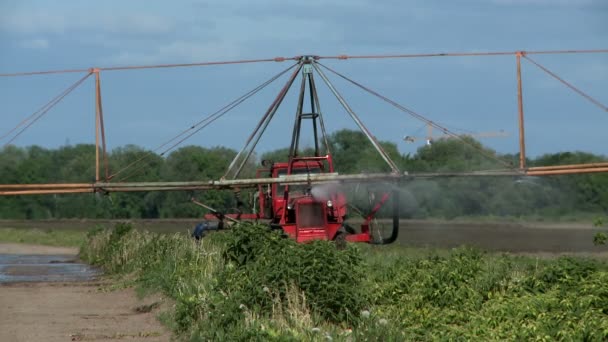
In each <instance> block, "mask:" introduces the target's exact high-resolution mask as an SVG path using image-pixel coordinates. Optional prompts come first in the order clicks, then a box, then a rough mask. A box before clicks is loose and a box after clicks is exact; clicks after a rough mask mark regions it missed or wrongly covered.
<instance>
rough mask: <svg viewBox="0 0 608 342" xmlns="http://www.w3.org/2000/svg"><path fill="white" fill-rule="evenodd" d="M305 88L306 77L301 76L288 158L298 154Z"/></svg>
mask: <svg viewBox="0 0 608 342" xmlns="http://www.w3.org/2000/svg"><path fill="white" fill-rule="evenodd" d="M305 89H306V77H305V76H304V77H302V82H301V83H300V93H299V96H298V106H297V108H296V117H295V120H294V122H293V132H292V134H291V146H290V147H289V156H288V158H289V160H290V161H291V159H292V158H293V157H295V156H296V155H297V154H298V140H299V139H300V127H301V120H302V107H304V90H305Z"/></svg>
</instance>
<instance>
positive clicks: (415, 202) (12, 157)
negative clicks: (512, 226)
mask: <svg viewBox="0 0 608 342" xmlns="http://www.w3.org/2000/svg"><path fill="white" fill-rule="evenodd" d="M462 140H464V142H465V143H463V141H461V140H459V139H439V140H437V141H435V142H434V143H433V144H431V145H425V146H422V147H420V148H419V149H418V150H417V151H416V152H415V153H413V154H401V153H400V152H399V151H398V149H397V145H396V144H394V143H391V142H381V145H382V147H383V149H384V150H385V151H386V152H387V154H388V155H390V156H391V158H392V159H393V160H394V161H395V163H396V164H397V165H398V166H399V168H400V169H401V170H404V171H408V172H410V173H415V172H450V171H452V172H456V171H457V172H461V171H473V170H489V169H496V168H505V167H508V165H517V163H518V158H519V156H518V155H517V154H499V153H497V152H495V151H493V150H491V149H489V148H487V147H484V146H483V145H482V144H481V143H480V142H478V141H476V140H474V139H473V138H470V137H463V138H462ZM329 144H330V149H331V152H332V156H333V159H334V163H335V166H336V169H337V171H338V172H340V173H344V174H347V173H355V172H356V173H358V172H379V171H389V170H390V169H389V168H388V166H387V165H386V163H385V162H384V161H383V160H382V158H381V157H380V155H379V154H378V153H377V152H376V151H375V149H374V148H373V147H372V145H371V144H370V143H369V142H368V141H367V139H366V138H365V136H364V135H363V134H362V133H360V132H358V131H351V130H341V131H337V132H335V133H333V134H332V135H331V136H330V137H329ZM236 154H237V152H236V151H235V150H232V149H229V148H226V147H221V146H216V147H201V146H185V147H182V148H179V149H177V150H175V151H173V152H172V153H170V154H168V155H166V156H161V155H158V154H155V153H153V152H151V151H147V150H145V149H143V148H141V147H138V146H134V145H128V146H124V147H120V148H116V149H114V150H112V151H111V152H110V153H109V156H108V160H109V168H110V170H111V171H113V172H116V171H118V170H122V169H123V168H125V167H126V166H128V165H130V164H131V163H133V162H134V161H137V160H141V162H140V163H138V164H137V165H135V166H134V167H131V168H127V169H125V171H124V172H121V173H119V174H117V175H116V176H115V178H113V179H112V180H113V181H119V180H121V179H125V180H128V181H190V180H199V181H201V180H216V179H219V178H220V177H221V176H223V175H224V172H225V171H226V168H227V167H228V164H229V163H230V161H231V160H232V159H233V158H234V157H235V156H236ZM287 154H288V149H287V148H282V149H278V150H275V151H271V152H268V153H264V154H262V155H261V156H257V157H255V158H253V159H254V160H255V161H254V162H251V163H248V164H247V167H246V170H245V171H244V173H245V175H253V174H254V173H255V168H256V167H257V166H258V165H259V161H260V160H263V159H271V160H275V161H283V160H286V158H287ZM605 159H606V157H605V156H600V155H594V154H590V153H584V152H564V153H556V154H547V155H543V156H540V157H537V158H534V159H528V160H527V165H529V166H535V165H559V164H579V163H589V162H598V161H603V160H605ZM505 165H507V166H505ZM94 173H95V146H94V145H90V144H79V145H74V146H62V147H59V148H56V149H46V148H42V147H39V146H29V147H16V146H7V147H4V148H3V149H2V150H0V182H1V183H4V184H25V183H68V182H92V181H94ZM399 190H400V193H401V203H402V211H401V215H402V217H404V218H446V219H451V218H456V217H475V216H501V217H536V218H540V219H544V218H547V219H549V218H551V219H556V218H560V219H561V218H568V217H575V216H578V215H601V214H606V212H608V174H603V173H599V174H586V175H568V176H551V177H542V178H541V177H523V178H522V177H488V178H442V179H433V180H412V181H407V182H405V183H403V184H401V185H399ZM345 191H346V192H347V193H349V195H350V196H351V197H352V203H354V204H355V205H356V206H359V207H364V206H365V205H366V199H365V195H364V194H362V191H361V186H352V187H350V188H349V189H345ZM250 195H252V193H247V192H245V193H243V194H241V196H242V197H241V198H236V196H235V195H234V194H233V193H231V192H229V191H205V192H193V191H182V192H142V193H109V194H99V193H98V194H69V195H68V194H66V195H40V196H29V195H28V196H6V197H0V219H50V218H120V219H126V218H186V217H188V218H191V217H200V216H201V215H202V214H203V213H204V211H203V210H202V209H201V208H199V207H197V206H195V205H193V204H192V203H190V201H189V200H190V198H191V197H192V196H194V197H197V198H199V199H201V200H202V201H203V202H205V203H207V204H209V205H211V206H214V207H216V208H218V209H222V210H230V209H231V208H234V207H235V206H236V203H237V201H238V200H241V201H244V202H247V198H248V196H250ZM362 209H363V208H362Z"/></svg>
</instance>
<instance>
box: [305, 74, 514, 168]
mask: <svg viewBox="0 0 608 342" xmlns="http://www.w3.org/2000/svg"><path fill="white" fill-rule="evenodd" d="M317 64H319V65H320V66H322V67H323V68H325V69H327V70H328V71H330V72H331V73H333V74H335V75H337V76H339V77H341V78H342V79H344V80H346V81H348V82H350V83H351V84H353V85H355V86H357V87H359V88H361V89H362V90H364V91H366V92H368V93H370V94H372V95H374V96H376V97H378V98H379V99H381V100H383V101H385V102H387V103H388V104H390V105H392V106H393V107H395V108H397V109H399V110H401V111H403V112H405V113H407V114H409V115H411V116H412V117H414V118H416V119H418V120H420V121H422V122H425V123H427V124H429V125H431V126H433V127H435V128H437V129H439V130H441V131H442V132H444V133H445V134H448V135H450V136H452V137H454V138H456V139H458V140H460V141H461V142H462V143H463V144H465V145H467V146H469V147H471V148H473V149H475V150H477V151H478V152H479V153H481V154H482V155H484V156H486V157H488V158H490V159H493V160H496V161H498V162H499V163H501V164H503V165H505V166H506V167H507V168H508V169H513V170H515V169H514V168H513V166H512V165H511V164H510V163H508V162H506V161H504V160H502V159H500V158H498V157H496V156H494V155H492V154H490V153H487V152H486V151H484V150H483V149H482V148H480V147H477V146H475V145H473V144H471V143H469V142H468V141H466V140H465V139H463V138H462V137H461V136H460V135H458V134H456V133H454V132H452V131H450V130H449V129H447V128H445V127H443V126H441V125H439V124H437V123H435V122H434V121H431V120H429V119H427V118H426V117H424V116H422V115H420V114H418V113H416V112H414V111H413V110H411V109H409V108H406V107H404V106H402V105H400V104H399V103H397V102H395V101H393V100H391V99H389V98H387V97H386V96H383V95H381V94H379V93H377V92H376V91H374V90H372V89H370V88H368V87H366V86H364V85H362V84H360V83H358V82H356V81H354V80H352V79H350V78H348V77H347V76H345V75H343V74H341V73H339V72H337V71H335V70H333V69H331V68H330V67H327V66H325V65H323V64H321V63H317Z"/></svg>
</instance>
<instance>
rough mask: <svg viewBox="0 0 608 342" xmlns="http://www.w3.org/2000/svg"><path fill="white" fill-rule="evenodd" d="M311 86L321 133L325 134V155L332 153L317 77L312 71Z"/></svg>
mask: <svg viewBox="0 0 608 342" xmlns="http://www.w3.org/2000/svg"><path fill="white" fill-rule="evenodd" d="M309 76H310V87H311V89H312V92H311V94H312V95H311V96H313V97H314V103H315V104H316V107H317V112H318V113H319V125H320V126H321V135H322V136H323V144H325V155H330V154H331V153H330V151H329V141H328V140H327V130H326V129H325V123H324V122H323V112H322V111H321V103H320V101H319V95H318V94H317V86H316V85H315V77H314V75H313V74H312V73H311V74H310V75H309Z"/></svg>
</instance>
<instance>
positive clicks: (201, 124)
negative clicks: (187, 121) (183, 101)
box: [110, 64, 297, 181]
mask: <svg viewBox="0 0 608 342" xmlns="http://www.w3.org/2000/svg"><path fill="white" fill-rule="evenodd" d="M296 65H297V64H293V65H291V66H290V67H289V68H286V69H284V70H283V71H281V72H279V73H278V74H276V75H274V76H273V77H271V78H270V79H268V80H266V81H265V82H263V83H262V84H260V85H258V86H257V87H255V88H253V89H252V90H250V91H248V92H247V93H245V94H243V95H241V96H240V97H238V98H236V99H235V100H233V101H231V102H230V103H228V104H227V105H225V106H224V107H222V108H220V109H219V110H217V111H216V112H214V113H212V114H210V115H208V116H206V117H204V118H203V119H201V120H199V121H198V122H196V123H195V124H193V125H192V126H190V127H189V128H187V129H185V130H183V131H182V132H181V133H179V134H178V135H176V136H175V137H173V138H171V139H169V140H167V141H166V142H164V143H163V144H161V145H159V146H157V147H156V148H154V149H153V150H152V151H148V152H146V153H145V154H144V155H143V156H141V157H140V158H138V159H136V160H135V161H133V162H131V163H129V164H128V165H127V166H125V167H123V168H122V169H120V170H119V171H117V172H116V173H114V174H112V175H111V176H110V179H112V178H113V177H115V176H117V175H119V174H121V173H123V172H124V171H126V170H127V169H129V168H131V167H132V166H134V165H136V164H138V163H140V162H142V161H143V160H145V159H147V158H149V157H151V156H152V155H154V154H155V153H156V152H158V151H159V150H161V149H163V148H165V147H166V146H167V145H169V144H171V143H173V144H172V145H170V146H169V147H167V148H165V149H164V150H163V151H162V152H161V153H160V156H164V155H165V154H166V153H167V152H169V151H171V150H172V149H174V148H175V147H177V146H179V145H180V144H181V143H183V142H184V141H186V140H187V139H189V138H190V137H192V136H193V135H194V134H196V133H198V132H199V131H201V130H202V129H203V128H205V127H207V126H209V125H210V124H211V123H213V122H214V121H216V120H217V119H219V118H221V117H222V116H224V115H225V114H227V113H228V112H229V111H231V110H232V109H234V108H235V107H237V106H238V105H240V104H241V103H243V102H245V101H246V100H247V99H249V98H250V97H251V96H253V95H255V94H256V93H258V92H259V91H261V90H262V89H264V88H265V87H266V86H268V85H269V84H271V83H272V82H274V81H275V80H277V79H278V78H280V77H281V76H283V75H284V74H285V73H287V72H288V71H289V70H291V69H292V68H294V67H295V66H296ZM188 133H189V134H188ZM186 134H187V135H186ZM184 135H186V136H185V137H184ZM182 137H183V138H182ZM180 138H181V139H180ZM178 139H179V140H178ZM176 140H178V141H177V142H175V141H176ZM143 167H145V164H144V165H143V166H140V167H138V168H137V169H136V170H134V171H133V172H132V173H131V174H129V175H128V176H126V177H123V178H121V179H120V181H124V180H125V179H127V178H130V177H132V176H133V175H135V173H136V172H137V171H138V170H141V169H142V168H143Z"/></svg>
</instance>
